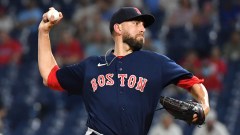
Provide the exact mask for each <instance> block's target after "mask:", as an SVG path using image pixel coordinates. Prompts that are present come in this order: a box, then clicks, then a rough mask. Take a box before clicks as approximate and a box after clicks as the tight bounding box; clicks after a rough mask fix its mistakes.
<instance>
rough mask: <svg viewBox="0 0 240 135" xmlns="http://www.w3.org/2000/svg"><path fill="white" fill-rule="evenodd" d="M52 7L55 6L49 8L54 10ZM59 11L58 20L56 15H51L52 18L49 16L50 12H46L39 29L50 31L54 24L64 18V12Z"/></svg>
mask: <svg viewBox="0 0 240 135" xmlns="http://www.w3.org/2000/svg"><path fill="white" fill-rule="evenodd" d="M52 9H53V7H51V8H49V10H52ZM58 13H59V18H58V20H55V19H54V16H51V17H50V18H48V15H47V14H48V12H45V13H44V14H43V16H42V21H41V23H40V25H39V30H43V31H47V32H48V31H50V29H51V28H52V27H53V26H54V25H56V24H58V23H59V22H60V21H61V20H62V18H63V14H62V12H58Z"/></svg>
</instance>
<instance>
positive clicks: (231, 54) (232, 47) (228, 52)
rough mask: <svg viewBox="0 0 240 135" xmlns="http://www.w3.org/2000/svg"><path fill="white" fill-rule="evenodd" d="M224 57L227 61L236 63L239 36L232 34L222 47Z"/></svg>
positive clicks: (236, 33)
mask: <svg viewBox="0 0 240 135" xmlns="http://www.w3.org/2000/svg"><path fill="white" fill-rule="evenodd" d="M224 47H225V48H224V56H225V58H226V60H227V61H232V62H237V61H239V60H240V34H239V32H237V31H234V32H232V34H231V37H230V40H229V41H228V42H227V43H226V44H225V45H224Z"/></svg>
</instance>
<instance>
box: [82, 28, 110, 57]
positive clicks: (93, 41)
mask: <svg viewBox="0 0 240 135" xmlns="http://www.w3.org/2000/svg"><path fill="white" fill-rule="evenodd" d="M109 49H111V47H110V45H108V44H107V42H106V37H104V35H103V34H102V32H101V30H99V28H96V29H95V30H94V32H93V33H92V34H90V35H89V40H88V42H87V43H86V46H85V53H86V57H89V56H92V55H99V56H101V55H104V54H105V53H106V51H107V50H109Z"/></svg>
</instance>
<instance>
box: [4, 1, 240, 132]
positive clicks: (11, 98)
mask: <svg viewBox="0 0 240 135" xmlns="http://www.w3.org/2000/svg"><path fill="white" fill-rule="evenodd" d="M51 6H53V7H55V8H56V9H57V10H58V11H61V12H62V13H63V15H64V19H63V21H62V22H61V23H60V24H58V25H57V26H55V27H54V28H53V30H52V31H51V43H52V49H53V52H54V55H55V56H56V59H57V61H58V63H59V65H60V66H64V65H69V64H73V63H76V62H79V61H81V60H83V59H84V58H86V57H88V56H91V55H104V54H105V52H106V51H107V50H109V49H110V48H112V47H113V41H112V39H111V36H110V32H109V26H108V25H109V20H110V17H111V15H112V13H113V12H114V11H115V10H116V9H118V8H119V7H120V6H134V7H138V8H139V9H140V10H141V11H142V12H143V13H151V14H153V15H154V16H155V18H156V22H155V23H154V25H152V26H151V27H150V28H149V29H148V30H147V31H146V34H145V35H146V45H145V47H144V49H146V50H153V51H156V52H158V53H160V54H165V55H167V56H168V57H170V58H171V59H173V60H175V61H176V62H177V63H178V64H180V65H182V66H183V67H184V68H186V69H187V70H189V71H191V72H193V73H194V74H195V75H196V76H198V77H199V78H204V79H205V82H204V84H205V86H206V87H207V89H208V92H209V96H210V104H211V108H212V110H213V111H212V112H211V115H209V117H208V118H207V121H206V124H205V125H204V126H202V127H201V128H196V127H194V126H189V125H187V124H186V123H183V122H181V121H177V120H174V119H172V118H171V117H169V116H168V115H167V114H165V112H164V111H156V114H155V116H154V119H153V124H152V127H151V132H150V133H149V134H150V135H163V134H164V135H182V134H183V135H239V134H240V128H239V125H240V98H239V97H240V0H227V1H226V0H121V1H120V0H1V1H0V135H66V134H67V135H81V134H84V133H85V129H86V126H85V122H86V119H87V118H86V117H87V115H86V112H85V110H84V106H83V104H82V99H81V98H80V97H78V96H72V95H67V94H66V93H60V92H56V91H52V90H49V89H48V88H46V87H44V86H43V84H42V79H41V77H40V75H39V71H38V66H37V35H38V24H39V22H40V20H41V17H42V14H43V13H44V12H47V11H48V8H49V7H51ZM162 95H167V96H171V97H174V98H178V99H183V100H186V99H191V96H190V95H189V94H187V92H186V91H185V90H182V89H180V88H177V87H175V86H168V87H167V88H166V89H165V90H164V91H163V93H162Z"/></svg>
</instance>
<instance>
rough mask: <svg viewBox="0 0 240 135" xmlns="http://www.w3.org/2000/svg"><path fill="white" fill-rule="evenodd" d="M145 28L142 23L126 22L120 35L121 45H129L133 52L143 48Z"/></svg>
mask: <svg viewBox="0 0 240 135" xmlns="http://www.w3.org/2000/svg"><path fill="white" fill-rule="evenodd" d="M144 32H145V28H144V25H143V22H142V21H128V22H126V23H125V26H124V28H123V33H122V39H123V43H126V44H128V45H129V47H130V48H131V49H132V50H133V51H138V50H140V49H141V48H142V47H143V44H144V42H145V40H144Z"/></svg>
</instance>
